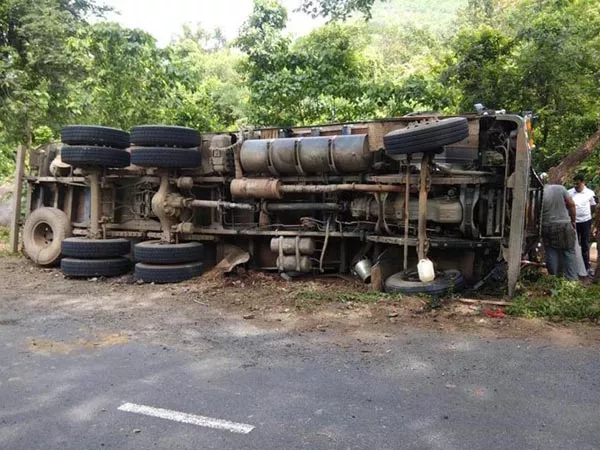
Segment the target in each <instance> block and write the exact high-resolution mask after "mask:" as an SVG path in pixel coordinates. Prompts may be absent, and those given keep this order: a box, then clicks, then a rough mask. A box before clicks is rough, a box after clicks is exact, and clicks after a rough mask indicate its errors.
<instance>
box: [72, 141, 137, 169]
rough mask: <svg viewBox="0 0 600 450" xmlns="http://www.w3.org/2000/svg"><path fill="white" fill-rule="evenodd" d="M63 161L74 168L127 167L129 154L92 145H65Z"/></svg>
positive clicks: (116, 149)
mask: <svg viewBox="0 0 600 450" xmlns="http://www.w3.org/2000/svg"><path fill="white" fill-rule="evenodd" d="M61 158H62V161H63V162H65V163H67V164H71V165H72V166H73V167H127V166H128V165H129V153H128V152H127V151H125V150H120V149H118V148H111V147H98V146H91V145H77V146H76V145H65V146H64V147H63V148H62V150H61Z"/></svg>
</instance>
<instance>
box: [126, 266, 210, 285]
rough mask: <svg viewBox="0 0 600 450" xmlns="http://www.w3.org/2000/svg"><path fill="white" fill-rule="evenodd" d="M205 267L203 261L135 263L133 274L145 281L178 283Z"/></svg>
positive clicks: (199, 272) (194, 275)
mask: <svg viewBox="0 0 600 450" xmlns="http://www.w3.org/2000/svg"><path fill="white" fill-rule="evenodd" d="M205 268H206V264H205V263H204V262H194V263H187V264H175V265H168V266H158V265H157V266H155V265H152V264H144V263H137V264H136V265H135V276H136V278H138V279H140V280H142V281H145V282H146V283H178V282H180V281H184V280H189V279H190V278H193V277H196V276H198V275H200V274H201V273H202V272H203V271H204V269H205Z"/></svg>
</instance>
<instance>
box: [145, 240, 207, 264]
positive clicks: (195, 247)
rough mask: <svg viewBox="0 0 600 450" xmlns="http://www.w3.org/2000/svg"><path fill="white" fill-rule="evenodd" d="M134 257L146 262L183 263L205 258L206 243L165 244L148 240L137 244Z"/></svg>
mask: <svg viewBox="0 0 600 450" xmlns="http://www.w3.org/2000/svg"><path fill="white" fill-rule="evenodd" d="M134 258H135V260H136V261H139V262H142V263H146V264H183V263H188V262H197V261H202V260H203V259H204V244H201V243H200V242H184V243H182V244H163V243H161V242H160V241H146V242H140V243H139V244H135V246H134Z"/></svg>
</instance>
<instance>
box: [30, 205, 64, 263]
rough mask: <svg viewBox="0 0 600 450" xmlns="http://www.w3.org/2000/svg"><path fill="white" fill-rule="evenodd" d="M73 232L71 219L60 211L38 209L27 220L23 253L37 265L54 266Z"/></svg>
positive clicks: (55, 209)
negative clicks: (62, 247)
mask: <svg viewBox="0 0 600 450" xmlns="http://www.w3.org/2000/svg"><path fill="white" fill-rule="evenodd" d="M71 231H72V227H71V223H70V222H69V218H68V217H67V215H66V214H65V213H64V212H63V211H61V210H60V209H58V208H48V207H44V208H39V209H36V210H34V211H32V212H31V214H29V216H28V217H27V219H25V225H24V226H23V252H24V253H25V255H26V256H27V257H28V258H30V259H31V260H32V261H33V262H34V263H36V264H39V265H41V266H49V265H52V264H54V263H56V262H57V261H58V260H59V259H60V255H61V243H62V241H63V240H64V239H65V238H68V237H69V236H71Z"/></svg>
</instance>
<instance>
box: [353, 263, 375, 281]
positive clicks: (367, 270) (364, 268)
mask: <svg viewBox="0 0 600 450" xmlns="http://www.w3.org/2000/svg"><path fill="white" fill-rule="evenodd" d="M371 269H372V265H371V261H370V260H369V259H368V258H363V259H361V260H360V261H359V262H357V263H356V264H355V265H354V273H355V274H356V275H358V276H359V277H360V279H361V280H363V281H364V282H365V283H368V282H369V281H371Z"/></svg>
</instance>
